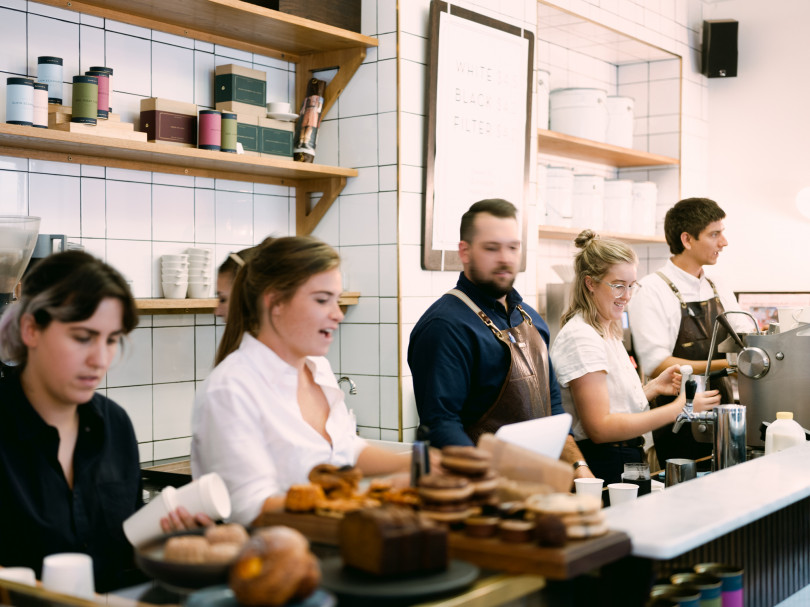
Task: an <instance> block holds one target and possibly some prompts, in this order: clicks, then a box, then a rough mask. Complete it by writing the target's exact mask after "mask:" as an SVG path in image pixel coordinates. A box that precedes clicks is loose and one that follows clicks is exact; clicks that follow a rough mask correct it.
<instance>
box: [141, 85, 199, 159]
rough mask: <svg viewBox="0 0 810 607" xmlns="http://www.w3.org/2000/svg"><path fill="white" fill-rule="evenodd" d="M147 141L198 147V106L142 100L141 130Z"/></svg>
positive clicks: (176, 102) (169, 101)
mask: <svg viewBox="0 0 810 607" xmlns="http://www.w3.org/2000/svg"><path fill="white" fill-rule="evenodd" d="M140 130H141V131H142V132H144V133H146V138H147V141H152V142H156V143H172V144H175V145H181V146H183V147H196V146H197V105H196V104H194V103H184V102H182V101H173V100H171V99H161V98H158V97H150V98H149V99H141V128H140Z"/></svg>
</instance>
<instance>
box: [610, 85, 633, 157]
mask: <svg viewBox="0 0 810 607" xmlns="http://www.w3.org/2000/svg"><path fill="white" fill-rule="evenodd" d="M605 106H606V107H607V115H608V120H607V133H606V135H605V142H606V143H610V144H612V145H618V146H621V147H623V148H632V147H633V118H634V112H633V110H634V106H635V101H634V99H633V98H632V97H619V96H610V97H608V98H607V100H606V102H605Z"/></svg>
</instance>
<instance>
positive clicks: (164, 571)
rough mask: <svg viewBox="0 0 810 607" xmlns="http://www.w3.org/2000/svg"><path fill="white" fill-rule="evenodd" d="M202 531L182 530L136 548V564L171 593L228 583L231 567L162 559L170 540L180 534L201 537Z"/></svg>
mask: <svg viewBox="0 0 810 607" xmlns="http://www.w3.org/2000/svg"><path fill="white" fill-rule="evenodd" d="M204 532H205V531H204V530H203V529H195V530H192V531H181V532H178V533H173V534H171V535H167V536H164V537H162V538H160V539H158V540H155V541H154V542H149V543H148V544H144V545H142V546H139V547H138V548H136V549H135V563H136V564H137V565H138V567H140V569H141V571H143V572H144V573H145V574H146V575H148V576H150V577H153V578H155V579H156V580H157V581H158V582H160V583H161V584H163V585H164V586H166V587H167V588H168V589H169V590H172V591H174V592H180V593H184V594H185V593H189V592H193V591H195V590H198V589H200V588H205V587H206V586H216V585H217V584H226V583H227V582H228V570H229V569H230V565H229V564H225V565H214V564H209V565H192V564H189V563H174V562H171V561H165V560H163V547H164V546H165V544H166V541H167V540H168V539H169V538H171V537H176V536H178V535H202V534H203V533H204Z"/></svg>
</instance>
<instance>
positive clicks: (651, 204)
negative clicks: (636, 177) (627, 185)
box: [631, 181, 658, 235]
mask: <svg viewBox="0 0 810 607" xmlns="http://www.w3.org/2000/svg"><path fill="white" fill-rule="evenodd" d="M657 204H658V186H657V185H656V184H655V183H653V182H652V181H636V182H634V183H633V223H632V228H631V232H632V233H633V234H644V235H652V234H655V208H656V206H657Z"/></svg>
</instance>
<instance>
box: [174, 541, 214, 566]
mask: <svg viewBox="0 0 810 607" xmlns="http://www.w3.org/2000/svg"><path fill="white" fill-rule="evenodd" d="M208 546H209V544H208V540H206V539H205V538H204V537H203V536H201V535H179V536H177V537H171V538H169V540H168V541H167V542H166V545H165V546H164V547H163V559H164V560H166V561H172V562H174V563H195V564H201V563H204V562H205V557H206V555H207V553H208Z"/></svg>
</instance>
